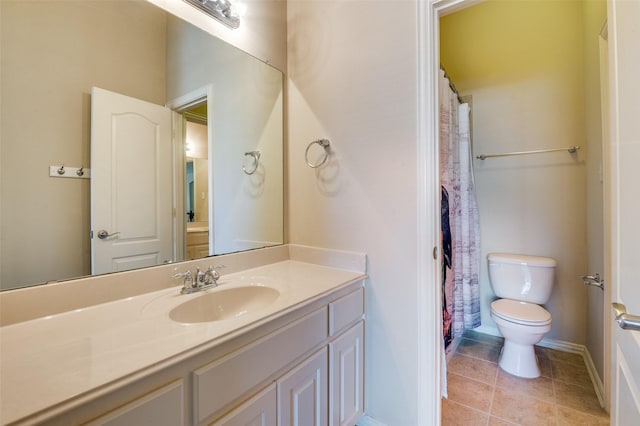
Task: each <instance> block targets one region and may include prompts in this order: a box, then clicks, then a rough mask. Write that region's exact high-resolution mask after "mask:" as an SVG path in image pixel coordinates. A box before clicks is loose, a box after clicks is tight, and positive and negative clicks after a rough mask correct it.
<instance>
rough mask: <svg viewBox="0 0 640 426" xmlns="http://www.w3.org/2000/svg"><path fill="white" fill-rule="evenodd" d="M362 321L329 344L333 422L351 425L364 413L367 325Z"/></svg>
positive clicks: (331, 414) (330, 399) (331, 419)
mask: <svg viewBox="0 0 640 426" xmlns="http://www.w3.org/2000/svg"><path fill="white" fill-rule="evenodd" d="M363 324H364V323H363V322H362V321H360V322H359V323H358V324H356V325H354V326H353V327H351V328H350V329H349V330H348V331H346V332H345V333H343V334H342V335H341V336H340V337H338V338H337V339H336V340H335V341H333V342H331V343H330V344H329V348H330V354H329V357H330V362H329V365H330V368H329V372H330V373H329V374H330V375H331V376H330V380H329V386H330V390H331V391H330V397H329V401H330V409H329V420H330V423H329V424H330V425H331V426H352V425H355V424H356V421H357V420H358V419H359V418H360V417H361V416H362V414H364V395H363V394H364V392H363V390H364V381H363V380H364V379H363V378H364V326H363Z"/></svg>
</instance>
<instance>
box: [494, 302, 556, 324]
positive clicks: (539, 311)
mask: <svg viewBox="0 0 640 426" xmlns="http://www.w3.org/2000/svg"><path fill="white" fill-rule="evenodd" d="M491 311H492V312H493V313H494V314H495V315H497V316H499V317H501V318H503V319H505V320H507V321H511V322H518V323H522V324H531V325H534V324H535V325H544V324H549V323H550V322H551V314H550V313H549V312H548V311H547V310H546V309H545V308H543V307H542V306H540V305H536V304H535V303H527V302H520V301H518V300H511V299H498V300H495V301H493V302H492V303H491Z"/></svg>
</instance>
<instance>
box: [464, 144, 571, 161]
mask: <svg viewBox="0 0 640 426" xmlns="http://www.w3.org/2000/svg"><path fill="white" fill-rule="evenodd" d="M579 149H580V147H579V146H570V147H568V148H551V149H540V150H537V151H519V152H505V153H503V154H480V155H477V156H476V158H477V159H478V160H484V159H486V158H493V157H507V156H510V155H525V154H541V153H543V152H556V151H567V152H569V153H570V154H573V153H575V152H576V151H577V150H579Z"/></svg>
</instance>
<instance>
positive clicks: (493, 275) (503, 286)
mask: <svg viewBox="0 0 640 426" xmlns="http://www.w3.org/2000/svg"><path fill="white" fill-rule="evenodd" d="M487 260H488V262H489V281H490V282H491V287H492V288H493V292H494V293H495V294H496V296H498V297H500V298H502V299H513V300H520V301H523V302H531V303H536V304H539V305H541V304H543V303H546V302H547V301H548V300H549V297H550V296H551V290H552V288H553V282H554V277H555V272H556V265H557V263H556V261H555V259H552V258H550V257H542V256H528V255H524V254H511V253H489V254H488V255H487Z"/></svg>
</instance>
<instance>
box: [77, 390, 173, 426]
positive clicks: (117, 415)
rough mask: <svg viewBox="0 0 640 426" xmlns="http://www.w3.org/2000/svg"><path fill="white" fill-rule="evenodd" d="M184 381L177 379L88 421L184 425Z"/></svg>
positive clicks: (95, 423)
mask: <svg viewBox="0 0 640 426" xmlns="http://www.w3.org/2000/svg"><path fill="white" fill-rule="evenodd" d="M183 389H184V387H183V382H182V380H178V381H175V382H173V383H171V384H168V385H167V386H164V387H162V388H160V389H157V390H155V391H153V392H151V393H149V394H147V395H145V396H143V397H141V398H138V399H136V400H134V401H132V402H130V403H128V404H126V405H123V406H122V407H120V408H118V409H116V410H114V411H112V412H110V413H108V414H105V415H104V416H101V417H99V418H97V419H95V420H94V421H92V422H90V423H88V424H87V425H89V426H98V425H100V426H107V425H108V426H118V425H122V426H129V425H142V424H149V425H160V424H164V425H176V426H179V425H183V424H184V413H183V398H184V395H183V393H184V392H183Z"/></svg>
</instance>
